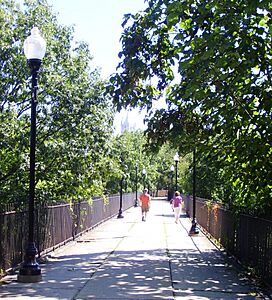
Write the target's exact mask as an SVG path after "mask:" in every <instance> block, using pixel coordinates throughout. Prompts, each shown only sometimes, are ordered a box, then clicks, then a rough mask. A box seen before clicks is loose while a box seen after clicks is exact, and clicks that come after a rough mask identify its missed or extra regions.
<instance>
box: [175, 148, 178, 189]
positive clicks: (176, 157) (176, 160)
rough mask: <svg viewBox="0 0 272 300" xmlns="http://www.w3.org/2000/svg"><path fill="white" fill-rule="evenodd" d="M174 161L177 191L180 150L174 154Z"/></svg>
mask: <svg viewBox="0 0 272 300" xmlns="http://www.w3.org/2000/svg"><path fill="white" fill-rule="evenodd" d="M174 161H175V163H176V191H177V190H178V162H179V155H178V152H177V153H176V154H175V156H174Z"/></svg>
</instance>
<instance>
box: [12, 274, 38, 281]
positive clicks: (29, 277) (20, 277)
mask: <svg viewBox="0 0 272 300" xmlns="http://www.w3.org/2000/svg"><path fill="white" fill-rule="evenodd" d="M17 281H18V282H22V283H34V282H40V281H42V274H40V275H20V274H19V275H18V276H17Z"/></svg>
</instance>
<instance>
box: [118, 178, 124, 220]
mask: <svg viewBox="0 0 272 300" xmlns="http://www.w3.org/2000/svg"><path fill="white" fill-rule="evenodd" d="M124 179H125V177H124V176H122V178H121V180H120V206H119V212H118V216H117V218H118V219H121V218H124V216H123V183H124Z"/></svg>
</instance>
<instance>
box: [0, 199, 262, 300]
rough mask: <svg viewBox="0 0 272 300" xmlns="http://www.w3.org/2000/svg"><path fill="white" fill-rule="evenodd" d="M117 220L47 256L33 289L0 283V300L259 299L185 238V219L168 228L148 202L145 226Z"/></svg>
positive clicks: (129, 217) (211, 251)
mask: <svg viewBox="0 0 272 300" xmlns="http://www.w3.org/2000/svg"><path fill="white" fill-rule="evenodd" d="M123 215H124V218H123V219H117V218H113V219H110V220H108V221H107V222H105V223H103V224H101V225H100V226H98V227H96V228H95V229H93V230H92V231H89V232H88V233H86V234H84V235H83V236H81V237H80V238H79V239H78V240H77V241H74V242H71V243H69V244H67V245H65V246H63V247H61V248H59V249H57V250H56V251H55V252H54V253H51V255H50V257H49V259H48V261H47V262H46V263H45V264H43V265H41V268H42V276H43V280H42V281H41V282H39V283H32V284H28V283H19V282H17V281H16V275H13V276H8V277H6V278H5V281H6V282H7V284H3V285H0V298H5V299H15V298H19V299H21V300H24V299H111V300H114V299H144V300H147V299H148V300H149V299H150V300H151V299H168V300H171V299H190V300H204V299H212V300H213V299H217V300H220V299H237V300H238V299H241V300H249V299H250V300H252V299H267V298H265V296H263V295H262V294H260V293H257V292H256V290H257V289H256V288H255V287H254V286H252V285H251V284H250V282H249V281H248V280H247V279H246V278H244V277H243V276H240V275H239V272H238V270H237V269H236V268H235V267H234V265H232V264H231V261H230V260H229V261H228V260H226V257H225V256H223V255H222V254H221V252H220V251H219V250H218V249H217V248H216V247H215V246H214V245H213V244H212V243H211V242H210V241H209V240H208V239H207V238H206V237H205V236H204V235H203V234H202V233H200V234H199V235H198V236H194V237H189V236H188V231H189V229H190V227H191V222H190V220H189V219H188V218H186V217H185V216H184V215H182V216H181V218H180V223H179V224H175V222H174V217H173V213H172V210H171V207H170V205H169V203H168V202H167V201H164V200H153V201H152V206H151V210H150V212H149V215H148V218H147V220H146V222H143V221H142V220H141V212H140V208H139V207H137V208H134V207H133V208H131V209H129V210H127V211H126V212H124V213H123ZM8 282H9V283H8Z"/></svg>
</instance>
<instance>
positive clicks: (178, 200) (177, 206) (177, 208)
mask: <svg viewBox="0 0 272 300" xmlns="http://www.w3.org/2000/svg"><path fill="white" fill-rule="evenodd" d="M182 202H183V200H182V197H181V196H180V192H178V191H176V192H175V195H174V197H173V199H172V208H173V211H174V215H175V222H176V223H178V220H179V216H180V213H181V207H182Z"/></svg>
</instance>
